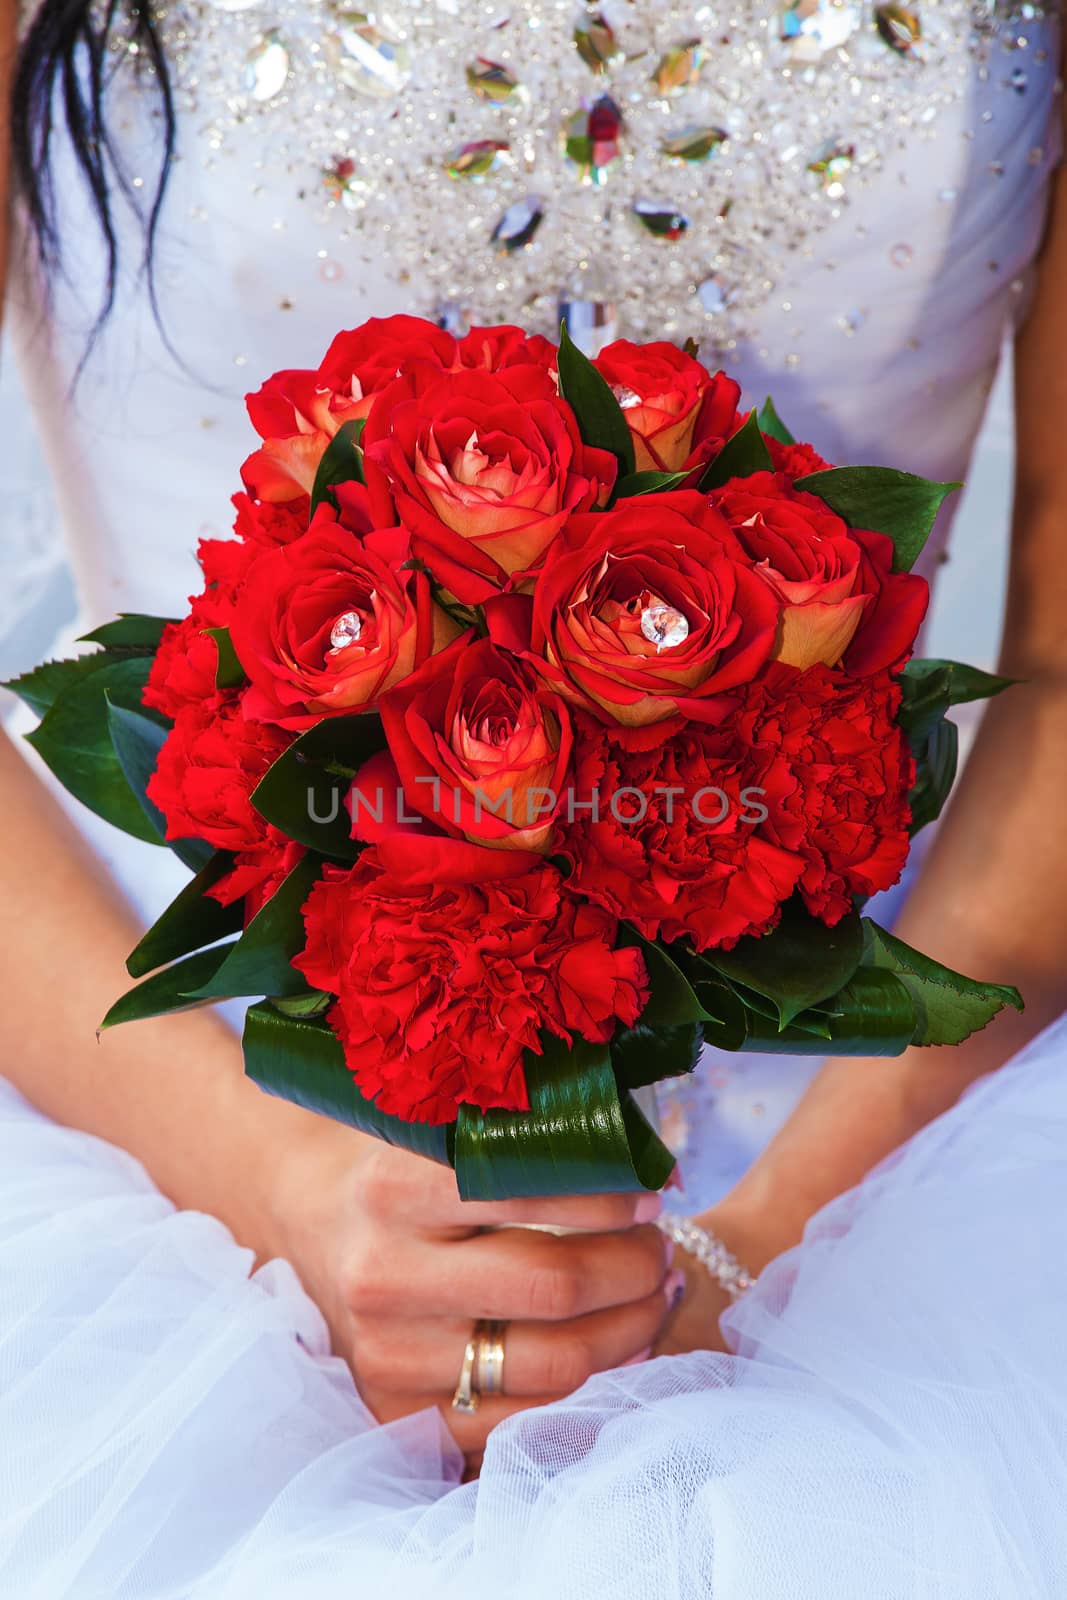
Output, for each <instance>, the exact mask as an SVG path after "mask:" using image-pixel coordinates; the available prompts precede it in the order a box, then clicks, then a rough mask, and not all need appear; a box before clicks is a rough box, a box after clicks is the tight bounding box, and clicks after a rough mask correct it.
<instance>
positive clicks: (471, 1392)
mask: <svg viewBox="0 0 1067 1600" xmlns="http://www.w3.org/2000/svg"><path fill="white" fill-rule="evenodd" d="M504 1328H505V1324H504V1323H503V1322H483V1321H478V1322H476V1323H475V1324H474V1328H473V1331H472V1333H471V1336H470V1338H469V1339H468V1340H467V1346H466V1349H465V1350H464V1352H463V1365H462V1366H461V1367H460V1369H459V1382H458V1384H457V1385H456V1392H455V1394H454V1395H453V1396H452V1409H453V1411H463V1412H467V1413H468V1414H469V1413H470V1412H473V1411H477V1409H478V1406H479V1404H480V1403H481V1398H482V1395H483V1394H502V1393H503V1390H504Z"/></svg>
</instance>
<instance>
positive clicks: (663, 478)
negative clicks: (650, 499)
mask: <svg viewBox="0 0 1067 1600" xmlns="http://www.w3.org/2000/svg"><path fill="white" fill-rule="evenodd" d="M688 476H689V474H688V472H631V473H628V474H627V476H626V477H625V478H620V479H619V481H618V483H617V484H616V485H615V499H616V500H632V499H633V498H634V497H635V496H637V495H643V494H666V493H667V491H668V490H670V489H677V487H678V485H679V484H681V483H684V482H685V480H686V478H688Z"/></svg>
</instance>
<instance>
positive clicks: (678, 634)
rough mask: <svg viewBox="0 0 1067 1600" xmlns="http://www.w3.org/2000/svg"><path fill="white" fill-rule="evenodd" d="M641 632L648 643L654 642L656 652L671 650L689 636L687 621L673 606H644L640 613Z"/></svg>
mask: <svg viewBox="0 0 1067 1600" xmlns="http://www.w3.org/2000/svg"><path fill="white" fill-rule="evenodd" d="M641 632H642V633H643V634H644V636H645V638H646V639H647V640H648V642H649V644H654V645H655V647H656V654H657V655H662V653H663V651H664V650H673V649H675V648H676V647H677V646H678V645H680V644H684V643H685V641H686V640H687V639H688V637H689V623H688V622H687V620H686V618H685V617H684V616H683V615H682V613H681V612H680V611H676V610H675V609H674V607H673V606H665V605H662V604H661V605H654V606H646V607H645V609H644V610H643V611H642V613H641Z"/></svg>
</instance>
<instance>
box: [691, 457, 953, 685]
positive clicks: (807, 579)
mask: <svg viewBox="0 0 1067 1600" xmlns="http://www.w3.org/2000/svg"><path fill="white" fill-rule="evenodd" d="M711 500H712V504H713V505H715V506H716V507H717V508H718V510H720V511H721V512H722V514H723V516H724V517H725V518H726V520H727V522H729V524H730V526H731V528H732V529H733V530H734V532H735V533H736V535H737V537H738V539H739V540H740V542H741V544H742V545H743V546H744V548H745V549H746V551H747V552H748V554H749V555H750V556H751V557H752V559H753V561H754V562H755V563H756V570H757V571H758V572H759V573H760V575H761V577H762V578H763V579H764V581H765V582H766V583H767V584H768V586H769V587H770V588H771V589H773V590H774V593H775V594H776V595H777V596H778V598H779V599H780V601H781V602H782V614H781V621H780V623H779V629H778V638H777V640H776V641H775V647H774V651H773V657H774V659H775V660H776V661H781V662H783V663H784V664H785V665H786V666H790V667H799V668H801V669H802V670H803V669H804V668H807V667H813V666H819V665H822V666H827V667H836V666H837V665H839V663H840V662H841V661H843V660H844V661H845V662H846V664H847V665H848V666H849V668H850V670H852V671H858V672H865V673H866V672H873V671H878V670H879V669H881V668H883V667H888V666H894V665H896V664H898V663H899V662H900V661H902V660H903V659H904V657H905V656H906V655H907V654H908V652H909V651H910V650H911V647H912V645H913V644H914V641H915V635H916V634H917V632H918V630H919V625H920V624H921V622H922V619H923V616H924V614H925V611H926V603H927V598H928V589H927V584H926V581H925V579H923V578H919V577H915V576H914V575H912V574H911V573H894V572H892V571H891V567H892V558H893V550H892V545H891V544H890V541H889V540H888V539H887V538H886V537H885V535H884V534H880V533H869V532H865V531H863V530H854V529H851V528H849V526H848V524H847V523H846V522H845V521H844V520H843V519H842V518H841V517H839V516H838V515H837V513H836V512H834V511H831V510H830V508H829V506H828V505H826V503H825V502H824V501H822V500H820V499H819V498H818V497H817V496H816V495H813V494H807V493H805V492H804V491H803V490H800V489H795V488H793V486H792V484H791V483H790V481H789V479H788V478H787V477H786V476H785V475H784V474H782V473H772V472H757V473H754V474H753V475H752V476H751V477H749V478H735V479H733V480H732V481H731V482H730V483H728V484H725V485H724V486H723V488H721V489H717V490H716V491H715V492H714V493H713V494H712V496H711Z"/></svg>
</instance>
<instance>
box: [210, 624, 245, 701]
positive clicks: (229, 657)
mask: <svg viewBox="0 0 1067 1600" xmlns="http://www.w3.org/2000/svg"><path fill="white" fill-rule="evenodd" d="M204 632H205V633H206V634H207V635H208V636H209V637H210V638H212V639H214V641H215V648H216V650H217V651H218V653H219V664H218V666H217V667H216V668H215V687H216V689H239V688H240V687H241V685H242V683H247V681H248V674H247V673H246V672H245V669H244V667H242V665H241V663H240V662H239V661H238V659H237V651H236V650H235V649H234V647H233V640H232V639H231V638H230V630H229V628H205V629H204Z"/></svg>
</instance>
